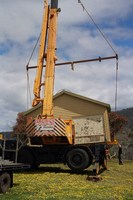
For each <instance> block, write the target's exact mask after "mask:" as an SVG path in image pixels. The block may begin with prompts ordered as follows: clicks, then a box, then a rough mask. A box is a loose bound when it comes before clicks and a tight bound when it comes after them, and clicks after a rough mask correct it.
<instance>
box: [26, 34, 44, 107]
mask: <svg viewBox="0 0 133 200" xmlns="http://www.w3.org/2000/svg"><path fill="white" fill-rule="evenodd" d="M40 36H41V33H40V34H39V36H38V38H37V41H36V43H35V46H34V48H33V50H32V52H31V55H30V57H29V60H28V62H27V65H26V72H27V73H26V74H27V110H28V99H30V100H29V101H30V105H31V89H30V79H29V71H28V69H29V63H30V61H31V59H32V57H33V54H34V52H35V49H36V47H37V44H38V42H39V39H40Z"/></svg>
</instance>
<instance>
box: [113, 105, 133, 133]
mask: <svg viewBox="0 0 133 200" xmlns="http://www.w3.org/2000/svg"><path fill="white" fill-rule="evenodd" d="M117 113H118V114H119V115H122V116H125V117H126V118H127V119H128V128H130V129H132V130H133V107H132V108H127V109H123V110H120V111H118V112H117Z"/></svg>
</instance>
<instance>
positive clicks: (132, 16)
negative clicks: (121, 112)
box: [0, 0, 133, 131]
mask: <svg viewBox="0 0 133 200" xmlns="http://www.w3.org/2000/svg"><path fill="white" fill-rule="evenodd" d="M81 2H82V4H83V5H84V8H85V9H83V6H81V4H80V3H78V0H67V1H66V0H59V7H60V8H61V12H60V13H59V15H58V34H57V52H56V53H57V57H58V61H57V62H63V61H73V60H82V59H93V58H98V57H99V56H101V57H106V56H114V55H115V53H114V52H113V50H112V49H111V48H110V46H109V45H108V44H107V42H106V41H105V40H104V39H103V37H102V36H101V34H100V33H99V31H98V30H97V28H96V27H95V26H94V24H93V23H92V21H91V19H90V18H89V16H88V15H87V13H86V11H87V12H88V13H89V14H90V15H91V17H92V18H93V20H94V21H95V23H96V24H97V25H98V26H99V27H100V29H101V31H102V32H103V33H104V35H105V36H106V38H107V39H108V41H109V42H110V44H111V45H112V47H113V49H114V50H115V51H116V53H117V54H118V55H119V71H118V88H117V91H118V101H117V109H122V108H129V107H133V103H132V102H133V84H132V82H133V72H132V67H133V1H132V0H126V1H125V0H117V1H116V0H81ZM43 7H44V1H43V0H23V1H22V0H0V94H1V97H0V131H3V130H9V129H10V127H12V125H13V124H14V122H15V118H16V116H17V113H18V112H22V111H25V110H26V109H27V105H28V108H30V107H31V105H30V100H29V97H28V101H27V76H26V70H25V66H26V64H27V62H28V60H29V57H30V55H31V52H32V50H33V48H34V46H35V43H36V40H37V38H38V36H39V33H40V30H41V23H42V15H43ZM37 53H38V49H36V52H35V54H34V56H33V58H32V60H31V62H30V65H36V63H37V56H38V55H37ZM35 72H36V71H35V70H30V71H29V77H30V90H31V98H33V95H32V93H33V92H32V90H33V81H34V77H35ZM115 73H116V60H115V59H113V60H105V61H102V62H93V63H92V62H91V63H84V64H77V65H74V71H73V70H71V66H69V65H68V66H61V67H56V74H55V90H54V93H57V92H58V91H60V90H62V89H65V90H69V91H71V92H74V93H77V94H80V95H83V96H86V97H89V98H92V99H96V100H99V101H102V102H105V103H108V104H110V105H111V108H112V109H114V105H115V91H116V88H115V85H116V82H115V79H116V77H115Z"/></svg>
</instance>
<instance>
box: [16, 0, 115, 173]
mask: <svg viewBox="0 0 133 200" xmlns="http://www.w3.org/2000/svg"><path fill="white" fill-rule="evenodd" d="M44 3H45V5H44V15H43V20H42V30H41V36H40V47H39V54H38V62H37V69H36V77H35V81H34V99H33V102H32V105H33V106H37V105H38V104H42V113H40V114H39V115H38V116H36V117H35V118H28V122H27V125H26V131H25V133H24V134H25V135H26V137H27V138H28V142H27V144H26V145H23V146H22V147H21V149H20V150H19V152H18V162H21V163H28V164H30V165H31V166H32V167H38V166H39V165H40V164H42V163H64V164H67V165H68V167H69V168H70V169H71V170H74V171H82V170H84V169H86V168H88V167H89V166H90V165H91V164H92V162H93V160H94V159H95V160H98V157H99V155H100V148H99V145H101V144H102V145H103V144H106V143H108V142H111V136H110V130H109V120H108V112H107V111H105V112H104V113H103V115H101V114H100V115H95V116H85V117H80V118H76V119H67V120H64V119H62V118H61V117H60V116H59V117H58V118H54V112H53V93H54V76H55V63H56V60H57V57H56V35H57V18H58V13H59V12H60V9H59V8H58V0H51V5H49V3H48V0H45V1H44ZM44 61H45V63H46V65H45V76H44V81H43V80H42V77H43V68H44ZM42 87H44V95H43V98H41V96H40V91H41V88H42Z"/></svg>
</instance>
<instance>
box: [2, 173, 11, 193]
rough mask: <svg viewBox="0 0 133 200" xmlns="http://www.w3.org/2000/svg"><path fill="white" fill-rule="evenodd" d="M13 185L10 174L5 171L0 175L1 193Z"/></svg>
mask: <svg viewBox="0 0 133 200" xmlns="http://www.w3.org/2000/svg"><path fill="white" fill-rule="evenodd" d="M10 186H11V177H10V174H9V173H7V172H4V173H2V174H1V175H0V193H6V192H7V191H8V189H9V188H10Z"/></svg>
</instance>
